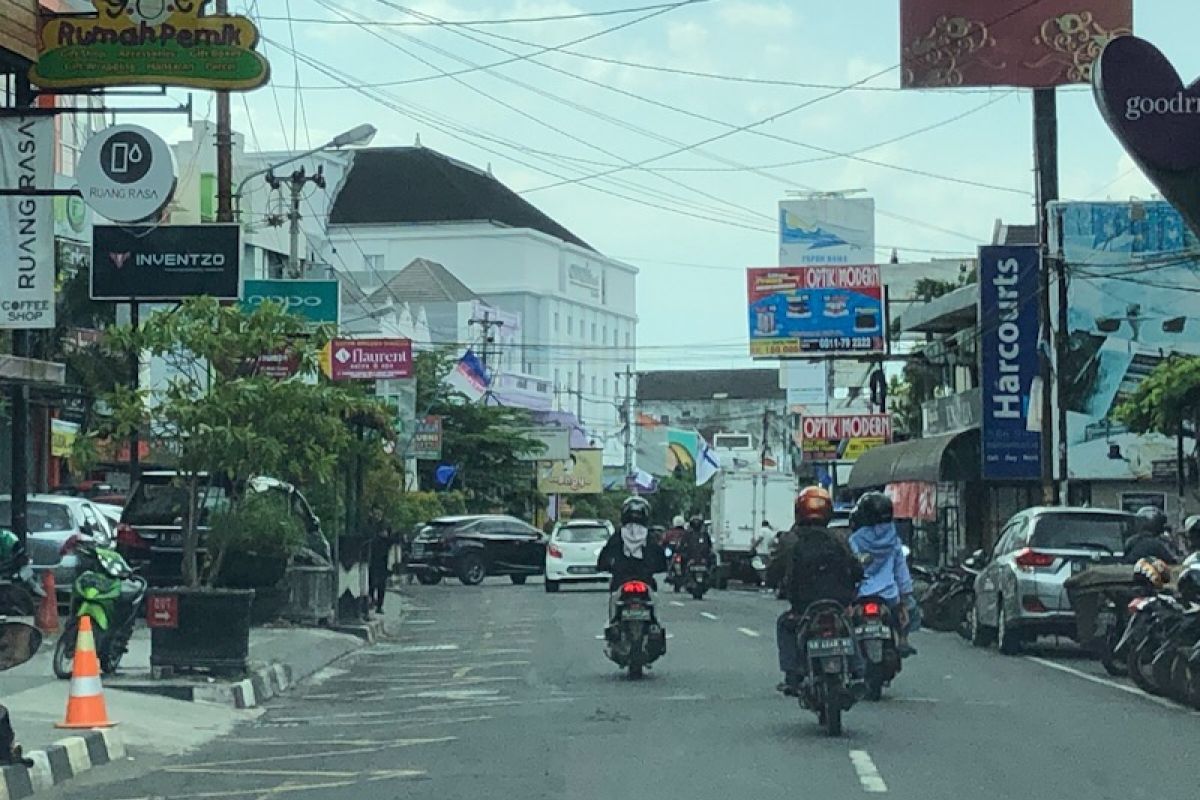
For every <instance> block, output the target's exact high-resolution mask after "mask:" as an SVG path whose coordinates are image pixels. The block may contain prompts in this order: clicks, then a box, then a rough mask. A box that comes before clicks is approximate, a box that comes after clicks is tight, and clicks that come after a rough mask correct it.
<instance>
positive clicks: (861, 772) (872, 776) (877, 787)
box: [850, 750, 888, 794]
mask: <svg viewBox="0 0 1200 800" xmlns="http://www.w3.org/2000/svg"><path fill="white" fill-rule="evenodd" d="M850 763H851V764H853V765H854V771H855V772H857V773H858V782H859V783H861V784H862V788H863V791H864V792H870V793H872V794H883V793H884V792H886V791H887V790H888V788H887V784H886V783H884V781H883V776H881V775H880V774H879V769H878V768H877V767H876V766H875V762H874V761H872V760H871V754H870V753H868V752H867V751H866V750H851V751H850Z"/></svg>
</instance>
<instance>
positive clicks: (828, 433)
mask: <svg viewBox="0 0 1200 800" xmlns="http://www.w3.org/2000/svg"><path fill="white" fill-rule="evenodd" d="M891 440H892V417H891V415H890V414H830V415H815V416H802V417H800V429H799V430H798V431H797V432H796V444H797V446H798V447H799V448H800V455H801V458H802V460H804V461H806V462H811V461H857V460H858V457H859V456H861V455H862V454H863V453H865V452H867V451H868V450H870V449H872V448H875V447H879V446H881V445H885V444H887V443H888V442H890V441H891Z"/></svg>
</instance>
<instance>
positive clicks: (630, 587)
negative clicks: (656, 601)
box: [621, 581, 650, 594]
mask: <svg viewBox="0 0 1200 800" xmlns="http://www.w3.org/2000/svg"><path fill="white" fill-rule="evenodd" d="M621 591H622V592H624V593H625V594H649V593H650V587H649V586H648V585H646V584H645V583H644V582H643V581H626V582H625V583H624V584H623V585H622V586H621Z"/></svg>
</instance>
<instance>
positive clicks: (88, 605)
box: [52, 541, 146, 680]
mask: <svg viewBox="0 0 1200 800" xmlns="http://www.w3.org/2000/svg"><path fill="white" fill-rule="evenodd" d="M76 553H77V554H78V556H79V560H80V566H81V569H82V571H81V573H80V575H79V577H78V578H76V579H75V583H74V584H73V585H72V587H71V611H70V614H69V615H68V618H67V622H66V625H65V626H64V629H63V633H62V636H60V637H59V640H58V644H56V645H55V647H54V658H53V659H52V665H53V669H54V674H55V675H56V676H57V677H59V678H61V679H64V680H65V679H67V678H70V677H71V670H72V668H73V667H74V662H75V640H76V638H77V637H78V634H79V619H80V617H85V616H86V617H91V620H92V631H93V632H94V633H93V635H94V637H95V644H96V655H97V656H98V657H99V660H100V669H101V670H103V672H104V674H106V675H108V674H111V673H113V672H116V671H117V669H119V668H120V666H121V658H122V657H123V656H124V655H125V651H126V650H127V649H128V647H129V638H130V637H131V636H132V635H133V627H134V624H135V623H136V622H137V619H138V617H139V616H141V613H142V608H143V604H144V602H145V599H146V580H145V579H144V578H142V577H141V576H139V575H136V574H134V571H133V569H132V568H131V567H130V566H129V563H128V562H127V561H125V559H124V558H123V557H122V556H121V554H120V553H118V552H117V551H116V550H113V549H111V548H109V547H107V546H106V543H105V542H102V541H101V542H97V541H86V542H80V543H78V544H77V545H76Z"/></svg>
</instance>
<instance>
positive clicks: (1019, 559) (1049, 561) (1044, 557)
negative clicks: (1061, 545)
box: [1013, 547, 1055, 568]
mask: <svg viewBox="0 0 1200 800" xmlns="http://www.w3.org/2000/svg"><path fill="white" fill-rule="evenodd" d="M1013 560H1014V561H1016V563H1017V566H1018V567H1026V568H1033V567H1049V566H1053V565H1054V561H1055V558H1054V556H1052V555H1050V554H1049V553H1039V552H1038V551H1037V550H1034V549H1032V548H1029V547H1026V548H1025V549H1024V550H1022V551H1020V552H1019V553H1017V555H1016V558H1015V559H1013Z"/></svg>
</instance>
